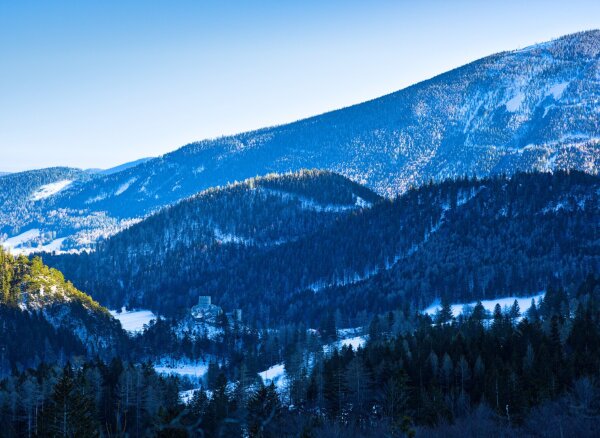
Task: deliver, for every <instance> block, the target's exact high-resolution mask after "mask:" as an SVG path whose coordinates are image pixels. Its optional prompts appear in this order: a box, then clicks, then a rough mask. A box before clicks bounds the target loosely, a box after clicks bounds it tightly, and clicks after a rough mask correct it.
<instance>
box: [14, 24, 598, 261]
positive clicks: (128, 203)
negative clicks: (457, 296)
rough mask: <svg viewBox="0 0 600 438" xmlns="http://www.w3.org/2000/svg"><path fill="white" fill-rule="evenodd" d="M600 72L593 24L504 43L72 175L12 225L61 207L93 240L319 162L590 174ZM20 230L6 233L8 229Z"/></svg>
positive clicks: (388, 178) (410, 177)
mask: <svg viewBox="0 0 600 438" xmlns="http://www.w3.org/2000/svg"><path fill="white" fill-rule="evenodd" d="M599 70H600V31H598V30H593V31H587V32H581V33H577V34H572V35H567V36H564V37H560V38H557V39H555V40H553V41H550V42H546V43H540V44H537V45H534V46H530V47H527V48H524V49H519V50H514V51H506V52H501V53H498V54H494V55H490V56H488V57H485V58H481V59H479V60H476V61H473V62H471V63H469V64H466V65H464V66H461V67H457V68H455V69H452V70H450V71H448V72H445V73H442V74H440V75H437V76H435V77H433V78H430V79H428V80H426V81H423V82H419V83H417V84H414V85H411V86H409V87H406V88H404V89H402V90H399V91H396V92H393V93H389V94H386V95H384V96H381V97H378V98H375V99H372V100H369V101H366V102H363V103H359V104H356V105H352V106H349V107H346V108H342V109H339V110H335V111H330V112H327V113H324V114H321V115H317V116H313V117H309V118H306V119H302V120H298V121H296V122H293V123H290V124H284V125H279V126H276V127H269V128H262V129H259V130H255V131H250V132H245V133H240V134H237V135H233V136H226V137H219V138H216V139H211V140H202V141H200V142H195V143H190V144H188V145H186V146H183V147H181V148H179V149H177V150H175V151H173V152H170V153H168V154H165V155H162V156H160V157H157V158H155V159H152V160H149V161H146V162H144V163H141V164H138V165H137V166H135V167H131V168H129V169H125V170H123V171H121V172H118V173H114V174H111V175H99V176H98V177H96V178H91V179H89V180H86V181H80V182H75V183H74V184H72V185H70V186H69V187H67V188H66V189H64V190H62V191H60V192H59V193H57V194H56V195H55V196H53V197H51V198H48V199H46V200H44V201H42V203H41V205H40V207H39V211H35V212H34V213H35V214H33V215H31V214H29V212H27V211H25V212H22V211H17V212H15V213H14V215H15V216H16V217H17V218H18V219H17V220H16V221H15V223H18V229H19V230H20V231H25V230H27V227H33V226H34V225H35V220H36V219H37V221H38V222H43V217H44V216H46V217H47V216H50V215H54V216H57V214H58V213H59V212H60V214H62V215H63V216H62V217H64V218H65V219H64V220H61V221H55V223H44V224H42V225H43V227H46V228H48V230H50V231H52V232H55V233H56V235H57V237H65V238H67V240H66V241H65V242H63V245H62V247H61V248H62V249H63V250H64V249H69V248H81V247H86V246H87V247H89V246H91V245H93V241H95V240H97V238H98V236H106V235H109V234H112V233H114V232H115V231H118V230H119V229H122V228H123V227H124V226H127V225H128V223H129V222H128V221H129V220H131V219H134V218H143V217H145V216H146V215H148V214H149V213H152V212H154V211H156V210H158V209H160V208H162V207H164V206H165V205H169V204H173V203H175V202H177V201H179V200H181V199H184V198H186V197H189V196H191V195H193V194H195V193H198V192H200V191H202V190H204V189H207V188H209V187H214V186H221V185H225V184H227V183H231V182H234V181H239V180H243V179H246V178H250V177H254V176H257V175H265V174H268V173H271V172H276V173H285V172H289V171H295V170H299V169H302V168H320V169H326V170H330V171H333V172H336V173H340V174H342V175H344V176H346V177H348V178H350V179H351V180H353V181H356V182H359V183H361V184H363V185H366V186H368V187H370V188H371V189H373V190H375V191H376V192H378V193H379V194H380V195H384V196H388V197H393V196H395V195H396V194H399V193H403V192H405V191H407V190H408V189H409V188H410V187H412V186H419V185H422V184H424V183H427V182H428V181H429V180H434V181H442V180H444V179H447V178H452V177H456V176H461V175H476V176H479V177H485V176H488V175H495V174H502V173H506V174H513V173H515V172H519V171H534V170H540V171H556V170H561V169H563V170H564V169H577V170H582V171H586V172H589V173H597V169H598V166H599V165H600V115H599V114H600V113H599V111H598V107H599V106H598V102H599V99H600V74H599V73H598V71H599ZM31 216H38V218H35V217H31ZM74 216H77V217H79V219H78V220H77V223H86V222H89V223H88V224H85V225H84V228H85V229H86V232H87V233H88V234H89V235H90V237H86V238H85V239H81V238H77V237H76V238H73V236H74V233H75V231H76V230H74V229H73V227H72V225H71V223H72V222H74V221H73V220H72V218H73V217H74ZM39 218H42V219H39ZM88 219H89V220H88ZM3 225H4V224H3ZM103 227H104V228H105V229H104V230H102V228H103ZM4 228H8V227H6V226H5V227H4ZM16 228H17V226H16V225H12V228H11V229H5V230H4V232H6V233H7V235H8V236H9V237H10V236H12V235H14V234H15V233H16V232H17V231H16ZM78 232H79V233H81V232H82V231H78Z"/></svg>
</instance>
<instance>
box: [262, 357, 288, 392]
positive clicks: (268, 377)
mask: <svg viewBox="0 0 600 438" xmlns="http://www.w3.org/2000/svg"><path fill="white" fill-rule="evenodd" d="M258 375H259V376H260V378H261V379H262V381H263V383H264V384H265V385H270V384H271V383H273V384H274V385H275V387H276V388H277V389H283V388H285V386H286V385H287V376H286V374H285V365H284V364H283V363H279V364H277V365H273V366H272V367H271V368H269V369H268V370H266V371H263V372H261V373H258Z"/></svg>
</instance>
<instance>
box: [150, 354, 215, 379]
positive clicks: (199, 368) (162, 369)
mask: <svg viewBox="0 0 600 438" xmlns="http://www.w3.org/2000/svg"><path fill="white" fill-rule="evenodd" d="M154 370H155V371H156V372H157V373H158V374H163V375H178V376H182V377H188V378H192V379H195V380H197V381H198V380H200V379H201V378H202V377H203V376H204V375H205V374H206V372H207V371H208V364H207V363H206V362H203V361H190V360H187V359H179V360H174V359H163V360H162V361H160V362H159V363H157V364H155V365H154Z"/></svg>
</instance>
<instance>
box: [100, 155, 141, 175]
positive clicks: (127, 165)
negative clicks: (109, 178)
mask: <svg viewBox="0 0 600 438" xmlns="http://www.w3.org/2000/svg"><path fill="white" fill-rule="evenodd" d="M151 159H152V158H140V159H138V160H135V161H130V162H128V163H123V164H120V165H118V166H115V167H111V168H110V169H100V170H98V172H97V173H99V174H101V175H112V174H113V173H117V172H121V171H123V170H126V169H129V168H131V167H135V166H137V165H138V164H142V163H145V162H146V161H149V160H151Z"/></svg>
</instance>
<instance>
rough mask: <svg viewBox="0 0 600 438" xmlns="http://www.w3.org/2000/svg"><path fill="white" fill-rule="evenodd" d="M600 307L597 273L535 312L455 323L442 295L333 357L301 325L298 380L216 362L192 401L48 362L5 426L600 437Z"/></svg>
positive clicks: (378, 324) (176, 385)
mask: <svg viewBox="0 0 600 438" xmlns="http://www.w3.org/2000/svg"><path fill="white" fill-rule="evenodd" d="M599 303H600V277H594V276H589V277H588V278H587V279H586V281H584V282H583V283H582V284H580V285H579V286H578V287H576V288H574V289H573V290H568V291H567V290H564V289H554V288H552V287H549V288H548V292H547V295H546V297H545V299H544V300H543V302H542V303H541V304H540V305H539V307H537V306H536V307H533V308H531V309H529V311H528V312H527V313H526V314H524V315H522V314H521V312H520V309H518V305H516V306H513V307H512V308H511V309H509V310H508V311H504V312H503V311H502V309H500V308H499V307H498V308H496V309H495V311H494V312H493V314H492V315H489V314H487V313H486V311H485V309H484V308H483V307H482V306H480V305H476V306H475V307H474V308H472V309H471V310H469V311H468V312H467V313H466V314H463V315H462V316H460V317H459V318H453V317H451V316H450V315H451V314H450V313H449V309H448V303H444V306H443V307H442V309H441V310H440V311H439V312H438V314H437V315H436V316H435V318H434V319H432V318H431V317H429V316H424V317H423V316H417V315H411V314H410V310H409V309H408V308H399V309H395V310H394V311H392V312H389V313H387V314H383V315H380V316H378V317H376V318H374V319H373V321H372V322H371V324H370V326H369V329H368V336H369V341H368V343H367V345H366V347H365V348H364V349H359V350H358V351H354V350H352V349H350V348H345V347H344V348H343V349H342V350H341V351H337V350H336V351H334V352H333V353H331V354H324V353H323V350H322V349H321V348H312V347H311V346H310V343H311V342H312V341H311V336H310V334H309V333H307V331H306V330H297V331H292V332H289V333H288V335H289V336H286V337H284V338H282V339H286V340H285V341H284V342H283V343H282V344H281V352H282V354H283V356H284V358H285V368H286V373H287V375H288V379H289V380H288V382H289V383H288V385H286V386H285V387H283V388H280V389H276V388H275V387H274V386H266V387H265V386H264V385H262V383H260V380H259V379H258V378H257V376H256V374H255V373H252V372H251V371H247V369H246V368H245V367H243V366H242V367H239V368H238V373H239V374H238V376H237V377H236V376H232V375H231V374H230V371H228V370H227V369H226V368H225V367H223V368H219V366H216V365H215V366H213V367H212V369H211V370H210V371H209V374H208V375H207V377H206V380H205V386H204V389H207V390H209V391H208V392H205V391H196V392H195V393H194V395H193V397H192V399H191V401H190V403H189V404H184V403H182V401H181V400H180V398H179V391H180V390H181V389H182V386H181V382H180V381H178V380H177V379H176V378H165V377H161V376H158V375H157V374H155V372H154V370H153V368H152V367H151V366H150V365H148V364H138V365H134V364H131V363H127V362H123V361H121V360H119V359H114V360H112V361H110V362H108V363H106V362H103V361H99V360H93V361H89V360H88V361H75V362H73V363H67V364H66V365H65V366H63V367H57V366H48V365H40V366H38V367H36V368H35V369H29V370H26V371H23V372H16V373H14V374H12V375H11V376H4V378H3V379H1V380H0V412H1V413H2V415H0V427H1V428H2V429H1V430H2V431H3V436H7V437H12V436H52V437H54V436H132V437H138V436H165V437H166V436H168V437H194V436H207V437H212V436H251V437H259V436H260V437H286V436H289V437H296V436H303V437H311V436H315V437H316V436H320V437H335V436H340V435H341V434H343V435H344V436H348V437H354V436H356V437H359V436H363V437H364V436H373V437H375V436H415V435H417V436H464V434H465V433H466V434H471V433H472V434H477V435H478V436H540V435H543V436H580V437H587V436H589V437H592V436H595V434H596V432H597V430H598V428H599V427H600V420H599V419H600V388H599V387H598V386H597V384H598V379H599V378H600V351H599V348H600V305H599ZM406 324H408V325H406ZM408 327H412V328H408ZM326 328H327V325H325V326H324V327H323V329H326ZM324 333H326V332H324ZM333 337H335V335H333ZM307 342H308V343H307ZM228 376H229V377H228Z"/></svg>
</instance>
